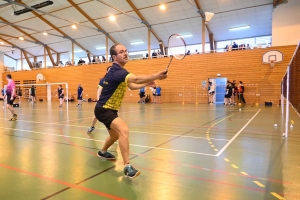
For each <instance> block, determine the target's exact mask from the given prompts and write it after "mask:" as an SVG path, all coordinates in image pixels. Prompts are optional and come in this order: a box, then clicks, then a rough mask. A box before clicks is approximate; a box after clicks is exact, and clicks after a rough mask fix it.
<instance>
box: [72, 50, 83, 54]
mask: <svg viewBox="0 0 300 200" xmlns="http://www.w3.org/2000/svg"><path fill="white" fill-rule="evenodd" d="M78 52H82V50H75V51H74V53H78Z"/></svg>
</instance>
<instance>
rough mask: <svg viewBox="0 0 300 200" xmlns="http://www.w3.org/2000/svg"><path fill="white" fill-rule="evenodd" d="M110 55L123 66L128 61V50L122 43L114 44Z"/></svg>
mask: <svg viewBox="0 0 300 200" xmlns="http://www.w3.org/2000/svg"><path fill="white" fill-rule="evenodd" d="M110 55H111V57H112V59H113V62H115V63H117V64H119V65H120V66H122V67H123V66H124V65H125V64H126V63H127V62H128V51H127V49H126V47H125V46H123V45H122V44H114V45H113V46H112V47H111V48H110Z"/></svg>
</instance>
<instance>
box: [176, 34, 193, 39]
mask: <svg viewBox="0 0 300 200" xmlns="http://www.w3.org/2000/svg"><path fill="white" fill-rule="evenodd" d="M192 36H193V35H192V34H187V35H181V36H180V37H182V38H184V37H192ZM176 38H179V36H177V37H176Z"/></svg>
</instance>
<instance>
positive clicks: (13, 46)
mask: <svg viewBox="0 0 300 200" xmlns="http://www.w3.org/2000/svg"><path fill="white" fill-rule="evenodd" d="M0 40H2V41H4V42H6V43H7V44H9V45H11V46H12V48H17V49H20V50H21V51H22V50H23V49H22V48H20V47H18V46H16V45H14V44H13V43H11V42H9V41H8V40H6V39H4V38H2V37H0ZM23 51H25V50H23ZM25 52H26V53H27V54H29V55H31V56H32V57H34V55H32V54H31V53H29V52H28V51H25Z"/></svg>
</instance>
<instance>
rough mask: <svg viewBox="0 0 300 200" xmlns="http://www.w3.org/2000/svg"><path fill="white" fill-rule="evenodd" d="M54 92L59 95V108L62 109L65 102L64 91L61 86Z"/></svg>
mask: <svg viewBox="0 0 300 200" xmlns="http://www.w3.org/2000/svg"><path fill="white" fill-rule="evenodd" d="M54 92H57V93H58V99H59V107H62V104H63V102H64V89H63V88H62V86H61V85H59V86H58V88H57V90H55V91H54Z"/></svg>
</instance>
